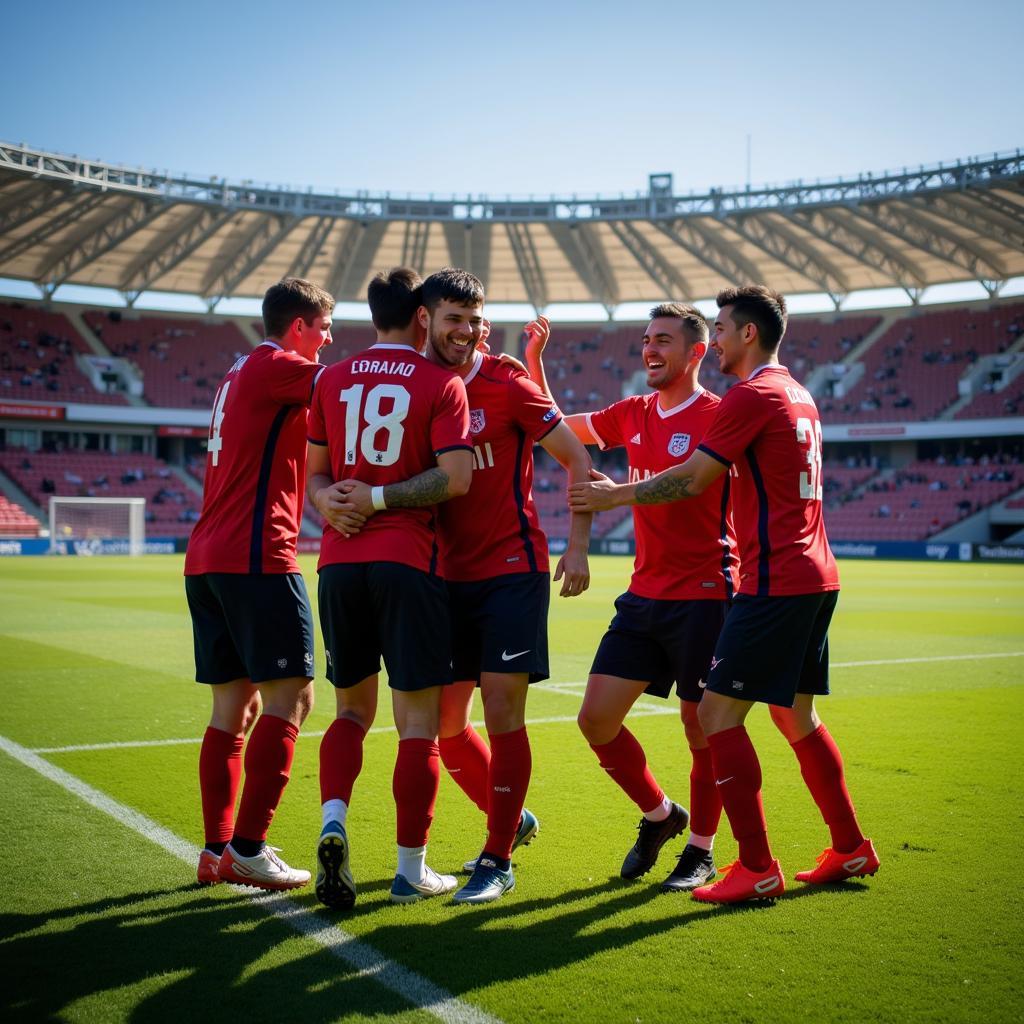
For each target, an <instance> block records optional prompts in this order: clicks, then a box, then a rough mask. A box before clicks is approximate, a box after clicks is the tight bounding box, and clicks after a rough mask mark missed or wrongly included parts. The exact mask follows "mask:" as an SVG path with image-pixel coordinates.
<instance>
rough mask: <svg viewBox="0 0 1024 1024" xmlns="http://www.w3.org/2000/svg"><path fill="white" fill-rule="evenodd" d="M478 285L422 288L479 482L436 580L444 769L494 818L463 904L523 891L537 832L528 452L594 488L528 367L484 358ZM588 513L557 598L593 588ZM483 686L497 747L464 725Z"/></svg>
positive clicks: (537, 558) (436, 353)
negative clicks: (446, 659)
mask: <svg viewBox="0 0 1024 1024" xmlns="http://www.w3.org/2000/svg"><path fill="white" fill-rule="evenodd" d="M483 304H484V288H483V285H482V284H481V283H480V281H479V280H478V279H477V278H476V277H474V276H473V275H472V274H470V273H468V272H467V271H465V270H457V269H454V268H451V267H448V268H445V269H444V270H441V271H438V272H437V273H436V274H433V275H431V276H430V277H428V278H427V280H426V281H425V282H424V284H423V305H422V307H421V308H420V310H419V318H420V324H421V326H422V327H423V328H424V329H425V330H426V332H427V339H428V341H427V355H428V357H429V358H430V359H432V360H433V361H434V362H435V363H436V364H437V365H438V366H443V367H446V368H448V369H450V370H454V371H455V372H456V373H457V374H458V375H459V376H460V378H461V379H462V380H464V381H465V384H466V391H467V394H468V396H469V406H470V428H469V429H470V433H471V440H472V444H473V455H474V464H473V486H472V488H471V489H470V491H469V493H468V494H467V495H465V496H464V497H461V498H457V499H456V500H454V501H451V502H448V503H446V504H445V505H442V506H441V507H440V508H439V509H438V520H439V523H438V540H439V542H440V549H441V562H440V565H441V574H442V575H443V576H444V578H445V579H446V580H447V582H448V593H449V598H450V601H451V612H452V627H453V639H452V643H453V654H454V661H453V673H454V677H455V679H456V683H455V684H454V685H453V686H450V687H447V688H446V689H445V691H444V692H443V694H442V696H441V732H440V751H441V760H442V762H443V763H444V766H445V768H446V769H447V770H448V771H449V772H450V773H451V776H452V778H453V779H454V780H455V781H456V783H457V784H458V785H459V787H460V788H461V789H462V790H463V791H464V792H465V793H466V795H467V796H469V798H470V799H471V800H472V801H473V802H474V803H475V804H476V805H477V807H479V808H480V810H481V811H483V812H484V813H485V814H486V815H487V838H486V840H485V842H484V847H483V851H482V852H481V853H480V855H479V856H478V857H477V858H476V859H475V860H474V861H470V862H468V864H467V868H469V869H470V870H471V871H472V874H471V876H470V878H469V880H468V881H467V882H466V884H465V885H464V886H463V887H462V888H461V889H460V890H459V891H458V892H457V893H456V894H455V896H454V899H455V900H456V901H457V902H459V903H488V902H491V901H493V900H496V899H498V898H499V897H501V896H502V895H503V894H504V893H506V892H508V891H510V890H511V889H512V888H514V886H515V878H514V875H513V873H512V862H511V857H512V850H513V849H515V848H517V847H519V846H520V845H523V844H525V843H527V842H529V841H530V839H532V838H533V836H534V835H535V834H536V833H537V828H538V825H537V819H536V818H535V817H534V815H533V814H531V813H530V811H528V810H526V809H525V808H524V806H523V805H524V801H525V799H526V791H527V788H528V787H529V784H530V773H531V767H532V760H531V753H530V741H529V737H528V735H527V731H526V697H527V690H528V687H529V684H530V683H531V682H538V681H540V680H542V679H547V678H548V639H547V615H548V602H549V595H550V589H551V580H550V576H549V565H548V545H547V539H546V537H545V536H544V533H543V531H542V530H541V529H540V525H539V522H538V517H537V510H536V508H535V506H534V502H533V495H532V489H533V445H534V443H538V444H540V445H541V446H542V447H543V448H544V449H545V450H546V451H547V452H548V453H549V454H551V455H552V457H553V458H555V459H556V460H557V461H558V462H560V463H561V464H562V465H563V466H564V467H565V468H566V469H567V470H568V474H569V480H570V481H574V480H579V481H582V480H586V479H587V478H588V473H589V471H590V465H591V463H590V457H589V456H588V455H587V452H586V449H584V447H583V446H582V445H581V444H580V443H579V441H578V440H577V439H576V438H575V436H574V435H573V433H572V431H571V430H569V428H568V427H567V426H565V424H564V423H563V422H562V417H561V414H560V413H559V412H558V409H557V408H555V406H554V404H553V403H552V401H551V399H550V397H548V396H547V395H545V394H543V392H542V391H541V390H540V388H538V387H537V385H536V384H534V383H533V381H531V380H530V378H529V377H528V376H527V374H526V373H524V372H523V371H522V370H521V369H519V368H517V367H515V366H514V365H511V364H508V363H505V362H502V361H500V360H499V359H498V358H496V357H494V356H492V355H485V354H483V353H481V352H479V351H476V349H477V348H478V345H479V341H480V336H481V329H482V327H483V325H484V319H483ZM591 518H592V517H591V516H590V515H587V514H574V515H573V516H572V517H571V521H570V524H569V538H568V547H567V549H566V552H565V554H564V555H563V556H562V557H561V559H560V560H559V562H558V565H557V567H556V570H555V580H556V581H559V580H560V581H561V583H562V586H561V590H560V594H561V596H563V597H571V596H576V595H579V594H581V593H583V591H585V590H586V589H587V587H588V586H589V582H590V570H589V566H588V560H587V549H588V546H589V542H590V521H591ZM478 683H479V686H480V694H481V699H482V701H483V706H484V721H485V723H486V725H487V734H488V738H489V739H490V749H488V747H487V744H486V743H484V741H483V739H482V738H481V737H480V736H479V734H478V733H477V732H476V730H475V729H474V728H473V726H472V725H471V724H470V721H469V710H470V706H471V704H472V701H473V693H474V690H475V688H476V686H477V684H478Z"/></svg>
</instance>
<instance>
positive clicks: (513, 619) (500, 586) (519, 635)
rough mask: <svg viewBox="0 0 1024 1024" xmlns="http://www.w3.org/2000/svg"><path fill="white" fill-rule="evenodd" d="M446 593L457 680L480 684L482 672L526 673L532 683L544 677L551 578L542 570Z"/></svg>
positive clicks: (455, 585)
mask: <svg viewBox="0 0 1024 1024" xmlns="http://www.w3.org/2000/svg"><path fill="white" fill-rule="evenodd" d="M448 595H449V599H450V602H451V610H452V654H453V658H452V670H453V672H454V675H455V678H456V679H457V680H459V681H460V682H461V681H463V680H466V679H475V680H476V681H477V682H478V683H479V682H480V673H481V672H527V673H529V676H530V682H531V683H539V682H540V681H541V680H542V679H547V678H548V604H549V602H550V600H551V579H550V577H549V576H548V574H547V573H546V572H524V573H512V574H510V575H507V576H494V577H492V578H491V579H488V580H473V581H472V582H469V583H452V582H449V583H448Z"/></svg>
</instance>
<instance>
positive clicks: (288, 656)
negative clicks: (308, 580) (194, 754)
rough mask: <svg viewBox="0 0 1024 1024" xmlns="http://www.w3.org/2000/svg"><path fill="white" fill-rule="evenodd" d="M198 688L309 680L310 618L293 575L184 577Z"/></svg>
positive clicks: (306, 598)
mask: <svg viewBox="0 0 1024 1024" xmlns="http://www.w3.org/2000/svg"><path fill="white" fill-rule="evenodd" d="M185 596H186V598H187V599H188V610H189V612H190V614H191V616H192V639H193V642H194V644H195V652H196V682H197V683H215V684H216V683H229V682H231V680H233V679H250V680H252V682H254V683H265V682H268V681H269V680H272V679H291V678H302V677H305V678H306V679H312V678H313V613H312V612H311V611H310V607H309V595H308V594H307V593H306V584H305V581H304V580H303V579H302V576H301V575H300V574H299V573H297V572H290V573H281V574H259V573H229V572H207V573H203V574H201V575H199V576H186V577H185Z"/></svg>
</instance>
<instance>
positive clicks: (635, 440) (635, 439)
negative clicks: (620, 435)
mask: <svg viewBox="0 0 1024 1024" xmlns="http://www.w3.org/2000/svg"><path fill="white" fill-rule="evenodd" d="M629 443H630V444H640V443H641V441H640V435H639V434H634V435H633V436H632V437H631V438H630V439H629Z"/></svg>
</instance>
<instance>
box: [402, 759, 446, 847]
mask: <svg viewBox="0 0 1024 1024" xmlns="http://www.w3.org/2000/svg"><path fill="white" fill-rule="evenodd" d="M440 781H441V759H440V756H439V754H438V750H437V744H436V743H435V742H434V741H433V740H422V739H410V740H399V741H398V757H397V758H396V759H395V773H394V775H393V776H392V780H391V792H392V793H394V796H395V807H396V809H397V812H398V845H399V846H412V847H417V846H426V845H427V836H428V835H429V834H430V823H431V822H432V821H433V820H434V801H435V800H436V799H437V787H438V784H439V783H440Z"/></svg>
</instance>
